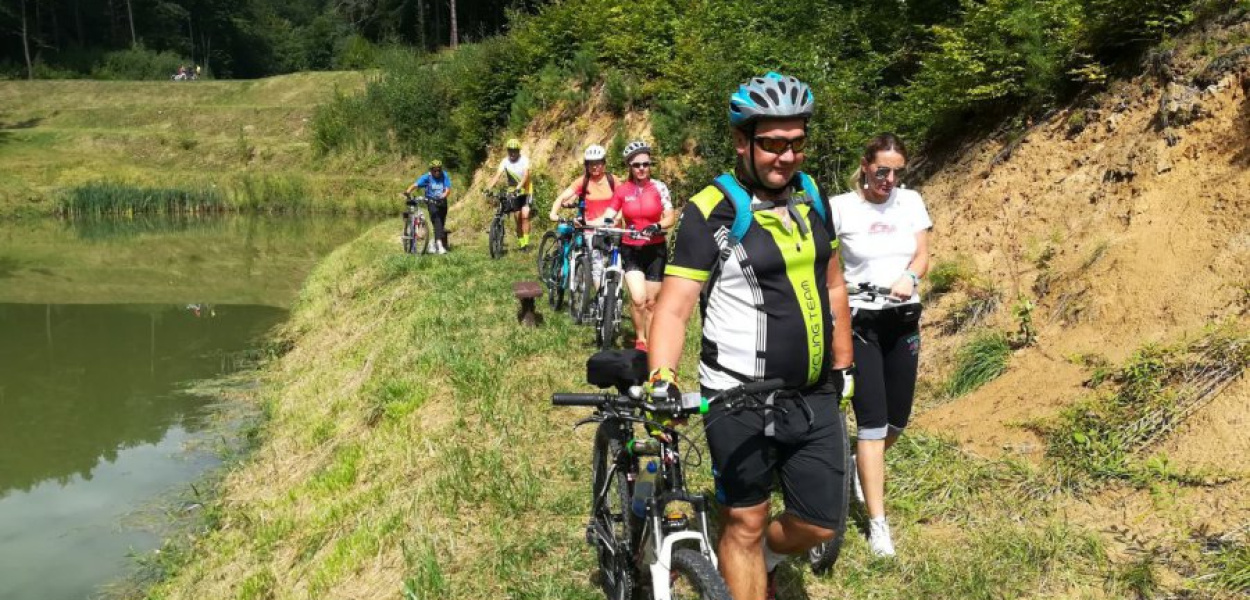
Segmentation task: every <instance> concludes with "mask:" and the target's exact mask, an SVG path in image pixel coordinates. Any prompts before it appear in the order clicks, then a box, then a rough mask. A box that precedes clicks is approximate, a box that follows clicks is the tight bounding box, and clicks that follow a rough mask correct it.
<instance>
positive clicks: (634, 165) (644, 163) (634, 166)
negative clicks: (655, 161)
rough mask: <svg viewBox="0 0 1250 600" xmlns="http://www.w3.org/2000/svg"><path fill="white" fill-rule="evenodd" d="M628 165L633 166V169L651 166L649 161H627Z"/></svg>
mask: <svg viewBox="0 0 1250 600" xmlns="http://www.w3.org/2000/svg"><path fill="white" fill-rule="evenodd" d="M629 166H631V167H633V168H635V169H650V168H651V163H649V162H634V163H629Z"/></svg>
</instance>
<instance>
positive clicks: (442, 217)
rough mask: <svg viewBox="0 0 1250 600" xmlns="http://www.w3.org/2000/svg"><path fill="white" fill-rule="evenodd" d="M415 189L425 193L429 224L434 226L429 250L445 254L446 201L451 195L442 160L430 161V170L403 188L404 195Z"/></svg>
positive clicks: (449, 180)
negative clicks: (406, 187)
mask: <svg viewBox="0 0 1250 600" xmlns="http://www.w3.org/2000/svg"><path fill="white" fill-rule="evenodd" d="M417 189H420V190H422V191H423V192H424V193H425V200H426V203H427V204H426V206H427V207H428V208H429V211H430V224H431V225H433V226H434V239H432V240H430V245H431V248H430V251H431V252H436V253H438V254H447V229H446V228H445V227H444V225H445V224H446V222H447V201H448V198H449V197H450V195H451V175H450V174H448V173H447V171H444V170H443V161H441V160H432V161H430V170H429V171H428V172H426V173H424V174H423V175H421V176H420V177H418V178H417V180H416V181H414V182H412V185H410V186H408V189H406V190H404V196H405V197H406V196H408V195H410V194H412V192H414V191H416V190H417Z"/></svg>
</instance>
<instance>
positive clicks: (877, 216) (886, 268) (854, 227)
mask: <svg viewBox="0 0 1250 600" xmlns="http://www.w3.org/2000/svg"><path fill="white" fill-rule="evenodd" d="M830 205H831V206H832V208H833V228H834V230H835V231H836V233H837V235H838V240H839V241H840V242H841V245H840V247H841V249H842V258H843V260H844V262H845V263H846V269H845V271H844V274H845V277H846V283H847V285H848V286H851V285H855V284H858V283H869V284H871V285H874V286H877V287H884V288H889V287H892V286H893V285H894V282H896V281H898V278H899V277H902V276H903V272H904V271H906V270H907V266H908V265H910V264H911V260H912V257H913V256H915V254H916V232H919V231H924V230H926V229H930V228H932V227H933V221H931V220H930V219H929V211H928V210H927V209H925V206H924V199H923V198H921V197H920V194H918V193H916V192H915V191H913V190H907V189H902V188H894V190H893V191H891V192H890V197H889V198H886V200H885V202H882V203H881V204H874V203H872V202H869V201H867V200H865V199H863V198H861V197H860V195H859V194H858V193H856V192H847V193H845V194H840V195H838V196H834V198H833V199H832V200H831V201H830ZM918 292H919V290H917V292H913V293H912V296H911V299H910V300H908V301H907V302H906V303H914V302H920V294H919V293H918ZM885 303H886V300H885V299H884V298H879V297H878V298H875V299H873V300H869V299H867V298H857V297H855V296H851V298H850V304H851V307H852V308H867V309H879V308H882V307H883V306H885Z"/></svg>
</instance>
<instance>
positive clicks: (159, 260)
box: [0, 217, 372, 600]
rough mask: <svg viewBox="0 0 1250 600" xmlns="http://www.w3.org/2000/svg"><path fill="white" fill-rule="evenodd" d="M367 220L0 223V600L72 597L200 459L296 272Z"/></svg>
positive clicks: (150, 544)
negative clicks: (238, 373) (230, 383)
mask: <svg viewBox="0 0 1250 600" xmlns="http://www.w3.org/2000/svg"><path fill="white" fill-rule="evenodd" d="M371 224H372V223H370V222H367V221H361V220H356V219H349V218H327V217H317V218H313V217H306V218H290V217H219V218H209V219H206V218H198V219H197V218H171V219H145V220H137V221H136V220H118V221H96V222H77V223H66V222H62V221H57V220H50V219H49V220H42V221H34V222H31V221H25V222H17V223H12V222H10V223H0V600H10V599H12V600H25V599H35V598H38V599H43V600H60V599H65V600H71V599H72V600H78V599H82V598H89V597H93V596H94V595H95V594H96V592H97V590H98V588H99V586H100V585H102V584H106V583H108V582H110V581H113V580H116V579H118V578H120V577H123V576H125V574H126V573H127V572H128V571H129V570H130V569H132V568H133V567H134V566H135V559H134V557H133V556H134V555H141V554H145V553H151V552H152V551H153V549H155V548H157V547H158V546H159V544H160V539H159V536H158V534H157V532H156V528H155V527H153V524H152V522H151V516H152V515H153V514H155V515H160V514H161V512H160V510H159V509H157V508H155V507H159V506H162V503H163V502H165V501H168V499H169V498H171V497H175V496H187V495H188V494H186V493H185V492H186V491H187V490H189V489H190V485H191V484H192V483H194V482H195V481H196V480H197V479H198V478H200V477H202V476H203V474H204V472H205V470H206V469H209V468H211V467H212V466H214V465H215V464H216V463H217V458H216V455H215V453H214V452H213V451H212V449H213V448H214V447H215V441H214V440H212V439H205V438H206V437H210V436H211V435H218V434H217V433H214V434H210V432H209V431H208V429H207V427H208V425H209V424H210V413H211V412H212V410H213V408H212V405H213V403H214V402H215V399H214V398H211V397H205V396H200V395H196V394H194V393H191V392H190V391H188V389H187V388H188V387H189V386H190V385H191V384H193V383H195V382H200V381H203V380H206V379H212V378H216V377H220V376H222V375H226V374H229V373H230V372H232V371H233V370H235V369H236V368H237V365H238V364H239V362H240V361H239V359H240V357H241V356H242V355H243V354H244V353H245V352H246V351H247V350H249V349H251V348H255V347H256V345H257V343H258V342H259V341H260V340H262V339H263V337H264V335H265V333H266V332H267V331H269V330H270V329H271V328H273V327H274V326H275V325H278V324H279V323H281V322H282V321H283V320H284V319H285V317H286V315H287V310H288V308H289V306H290V304H291V303H292V302H293V300H294V298H295V296H296V293H297V292H298V290H299V287H300V285H301V283H302V281H303V279H304V277H305V276H306V275H307V273H308V271H309V270H310V269H311V268H312V266H313V265H314V264H315V263H316V261H317V260H318V259H319V258H321V257H322V256H324V255H325V254H327V253H328V252H330V251H331V250H333V249H334V248H335V247H337V246H338V245H340V244H342V243H344V242H346V241H347V240H349V239H351V238H353V237H355V236H356V235H358V234H359V233H360V232H361V231H363V230H364V229H365V228H367V227H369V226H370V225H371Z"/></svg>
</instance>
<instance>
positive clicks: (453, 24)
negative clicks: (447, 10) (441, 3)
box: [451, 0, 460, 49]
mask: <svg viewBox="0 0 1250 600" xmlns="http://www.w3.org/2000/svg"><path fill="white" fill-rule="evenodd" d="M459 42H460V32H458V31H456V0H451V47H452V49H455V47H456V44H457V43H459Z"/></svg>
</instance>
